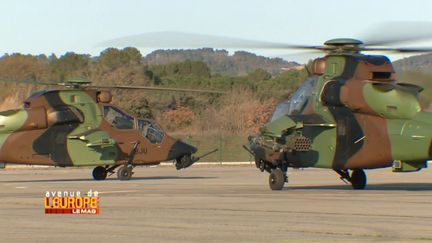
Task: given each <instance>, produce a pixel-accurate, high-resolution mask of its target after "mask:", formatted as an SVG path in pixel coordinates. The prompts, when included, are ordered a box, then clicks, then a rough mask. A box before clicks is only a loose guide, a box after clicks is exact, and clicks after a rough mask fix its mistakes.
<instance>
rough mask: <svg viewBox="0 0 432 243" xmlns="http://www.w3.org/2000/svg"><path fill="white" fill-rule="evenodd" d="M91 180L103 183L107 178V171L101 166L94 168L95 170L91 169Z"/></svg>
mask: <svg viewBox="0 0 432 243" xmlns="http://www.w3.org/2000/svg"><path fill="white" fill-rule="evenodd" d="M92 174H93V179H94V180H96V181H103V180H105V179H106V177H107V171H106V169H105V168H104V167H102V166H96V168H94V169H93V173H92Z"/></svg>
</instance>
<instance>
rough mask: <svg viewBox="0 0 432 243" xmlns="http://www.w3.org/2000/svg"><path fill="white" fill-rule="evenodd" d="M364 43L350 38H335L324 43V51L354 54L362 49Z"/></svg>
mask: <svg viewBox="0 0 432 243" xmlns="http://www.w3.org/2000/svg"><path fill="white" fill-rule="evenodd" d="M363 45H364V43H363V42H362V41H360V40H357V39H352V38H336V39H331V40H328V41H326V42H325V43H324V50H327V51H332V52H354V53H358V52H359V51H361V50H362V49H363Z"/></svg>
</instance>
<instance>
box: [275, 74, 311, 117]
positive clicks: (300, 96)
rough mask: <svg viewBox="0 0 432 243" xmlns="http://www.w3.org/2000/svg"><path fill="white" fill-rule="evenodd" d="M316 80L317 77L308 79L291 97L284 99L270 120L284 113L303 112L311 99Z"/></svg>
mask: <svg viewBox="0 0 432 243" xmlns="http://www.w3.org/2000/svg"><path fill="white" fill-rule="evenodd" d="M315 82H316V78H310V79H306V80H305V81H304V82H303V84H302V86H300V88H298V89H297V91H296V92H294V94H293V95H292V96H291V98H290V99H287V100H284V101H283V102H281V103H279V104H278V105H277V106H276V109H275V111H274V112H273V115H272V118H271V120H270V121H274V120H276V119H278V118H279V117H281V116H284V115H295V114H301V113H302V112H303V110H304V109H305V108H306V106H307V104H308V103H309V101H310V98H311V96H312V91H313V87H314V85H315Z"/></svg>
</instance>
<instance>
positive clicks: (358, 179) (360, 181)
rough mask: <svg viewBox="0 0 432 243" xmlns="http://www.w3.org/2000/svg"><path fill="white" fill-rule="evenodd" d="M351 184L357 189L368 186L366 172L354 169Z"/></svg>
mask: <svg viewBox="0 0 432 243" xmlns="http://www.w3.org/2000/svg"><path fill="white" fill-rule="evenodd" d="M351 184H352V187H353V188H354V189H356V190H361V189H364V188H365V187H366V173H365V172H364V171H363V170H361V169H358V170H353V172H352V173H351Z"/></svg>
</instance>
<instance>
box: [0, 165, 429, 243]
mask: <svg viewBox="0 0 432 243" xmlns="http://www.w3.org/2000/svg"><path fill="white" fill-rule="evenodd" d="M91 170H92V168H68V169H65V168H49V169H47V168H42V169H41V168H39V169H30V168H23V169H15V168H6V169H5V170H0V199H1V200H0V242H60V241H62V242H77V241H83V242H90V241H92V242H93V241H94V242H102V241H103V242H390V241H391V242H431V241H432V172H431V171H430V169H425V170H423V171H420V172H417V173H402V174H396V173H392V172H391V169H390V168H388V169H380V170H371V171H367V175H368V186H367V188H366V189H365V190H352V189H351V186H350V185H346V184H344V182H342V181H341V180H339V177H338V175H337V174H336V173H335V172H333V171H332V170H324V169H304V170H290V171H289V180H290V182H289V184H287V185H286V187H285V188H284V190H282V191H271V190H270V189H269V186H268V174H267V173H261V172H260V171H258V170H257V169H256V168H254V167H252V166H208V165H207V166H194V167H192V168H188V169H186V170H181V171H176V170H175V169H174V168H172V167H169V166H164V167H138V168H135V170H134V172H135V174H134V177H133V178H132V179H131V180H130V181H118V180H117V179H116V176H115V175H112V176H111V177H109V178H108V179H107V180H106V181H93V180H92V179H91ZM90 189H91V190H93V191H95V190H97V191H98V192H99V193H100V195H99V196H100V207H101V212H100V214H99V215H75V214H69V215H61V214H45V212H44V197H45V193H46V192H47V191H81V192H82V193H85V192H87V191H88V190H90Z"/></svg>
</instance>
